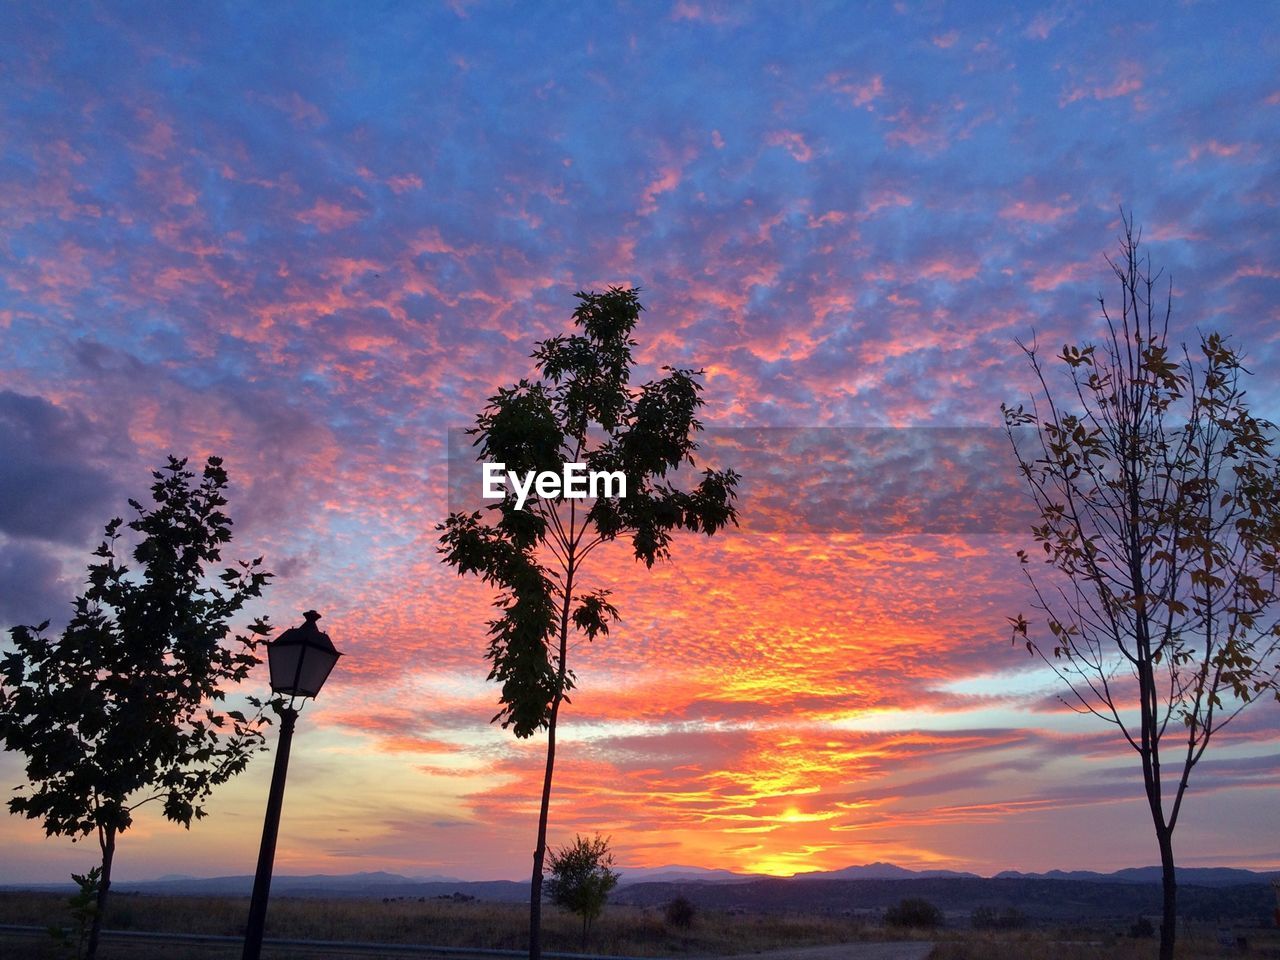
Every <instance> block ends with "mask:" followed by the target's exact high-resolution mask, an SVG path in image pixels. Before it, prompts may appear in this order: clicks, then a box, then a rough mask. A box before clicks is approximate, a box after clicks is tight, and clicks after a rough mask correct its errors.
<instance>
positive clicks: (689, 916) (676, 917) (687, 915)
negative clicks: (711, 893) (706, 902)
mask: <svg viewBox="0 0 1280 960" xmlns="http://www.w3.org/2000/svg"><path fill="white" fill-rule="evenodd" d="M697 913H698V910H697V908H696V907H695V906H694V905H693V902H692V901H691V900H689V898H688V897H676V898H675V899H674V900H672V901H671V902H670V903H668V904H667V905H666V907H665V908H663V911H662V915H663V917H665V918H666V921H667V923H668V924H669V925H671V926H673V927H679V928H681V929H682V930H687V929H689V928H690V927H691V926H693V918H694V917H695V916H697Z"/></svg>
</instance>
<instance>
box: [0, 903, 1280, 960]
mask: <svg viewBox="0 0 1280 960" xmlns="http://www.w3.org/2000/svg"><path fill="white" fill-rule="evenodd" d="M112 901H113V902H112V904H111V906H110V908H109V910H108V915H107V919H106V926H107V928H108V929H112V930H132V931H155V932H168V933H184V934H212V935H215V936H233V937H238V936H240V935H241V934H242V932H243V927H244V922H245V918H246V916H247V914H248V900H247V898H243V897H189V896H188V897H177V896H174V897H162V896H145V895H138V894H123V895H118V896H114V897H113V898H112ZM527 909H528V908H527V906H525V905H523V904H497V903H481V902H475V901H472V902H456V901H453V900H423V901H419V900H417V899H404V900H392V901H390V902H387V903H383V902H381V901H378V900H353V899H341V900H319V899H310V898H288V897H280V898H277V899H273V900H272V902H271V910H270V913H269V915H268V922H267V936H268V937H275V938H280V939H305V940H338V941H346V942H352V943H356V942H373V943H386V944H432V945H437V946H447V947H478V948H497V949H509V950H520V949H523V948H524V947H525V931H526V930H527V924H528V916H527ZM53 923H61V924H69V923H70V916H69V914H68V912H67V908H66V898H65V897H64V896H61V895H55V894H47V893H17V892H0V924H24V925H39V926H47V925H49V924H53ZM544 930H545V949H546V950H548V951H559V952H566V953H576V952H579V951H580V950H581V949H582V946H581V940H580V927H579V924H578V920H577V918H576V917H573V916H570V915H568V914H565V913H562V912H561V911H559V910H557V909H555V908H554V907H551V906H548V907H546V908H545V912H544ZM1245 932H1247V933H1248V935H1249V941H1250V942H1249V950H1248V952H1247V953H1246V954H1243V956H1248V957H1255V958H1275V960H1280V931H1260V930H1251V931H1245ZM885 940H900V941H933V942H934V943H935V944H936V946H934V947H933V949H932V952H931V953H930V954H929V958H930V960H1150V958H1153V957H1154V956H1155V955H1156V941H1155V940H1153V939H1138V940H1135V939H1131V938H1129V937H1125V936H1119V935H1117V934H1116V933H1114V932H1102V931H1098V930H1090V929H1080V930H1072V929H1048V928H1045V929H1024V930H1017V931H1002V932H979V931H971V930H967V929H961V928H956V927H943V928H941V929H938V930H931V931H925V930H892V929H886V928H884V927H882V926H880V925H878V924H872V923H864V922H861V921H858V920H853V919H835V918H828V917H818V916H801V915H786V916H781V915H773V916H769V915H761V916H742V915H730V914H727V913H720V912H715V911H701V912H699V913H698V915H697V916H696V918H695V920H694V922H693V924H692V926H691V927H689V928H688V929H682V928H678V927H674V926H672V925H671V924H670V923H668V922H667V921H666V920H665V918H664V917H663V913H662V911H661V910H652V909H642V908H637V907H626V906H610V907H607V908H606V910H605V913H604V916H602V917H601V918H600V920H599V921H598V922H597V923H596V926H595V929H594V930H593V931H592V935H591V940H590V942H589V944H588V946H587V950H588V952H590V953H600V954H612V955H623V956H638V957H681V956H699V957H717V956H719V957H724V956H735V955H737V956H740V955H744V954H758V953H768V952H770V951H781V950H788V951H792V950H797V948H814V947H821V946H828V945H835V944H849V945H850V946H849V949H848V953H847V955H848V957H849V958H851V960H854V958H857V957H859V956H860V955H861V952H862V951H864V950H866V949H867V947H865V946H863V945H865V944H866V943H867V941H885ZM855 945H857V946H855ZM903 946H904V947H905V946H906V944H904V945H903ZM915 949H916V950H920V951H924V950H927V949H928V948H927V946H924V945H921V946H917V947H916V948H915ZM797 952H798V953H803V952H804V951H803V949H799V950H798V951H797ZM814 952H815V954H820V955H821V956H822V957H825V958H830V960H839V958H840V957H843V956H844V952H843V951H838V950H822V951H814ZM100 955H101V960H161V958H169V957H175V956H180V957H183V958H189V960H234V958H238V957H239V955H240V949H239V946H238V945H229V944H195V943H183V944H181V945H177V946H175V945H173V944H155V943H139V942H132V943H121V942H106V943H104V945H103V948H102V950H101V952H100ZM1232 955H1235V956H1240V955H1242V954H1239V953H1236V952H1235V951H1227V950H1224V948H1222V947H1221V946H1219V945H1218V943H1217V940H1216V938H1215V936H1214V931H1213V930H1212V929H1199V930H1197V929H1193V930H1192V931H1191V932H1190V935H1189V936H1186V937H1184V938H1183V939H1182V941H1181V942H1180V944H1179V952H1178V956H1179V958H1180V960H1219V958H1222V957H1225V956H1232ZM0 956H3V957H5V958H6V960H7V958H9V957H13V958H14V960H17V958H28V957H29V958H32V960H64V958H66V957H67V956H69V954H68V953H66V952H65V951H64V950H62V949H60V948H58V947H57V946H56V945H55V944H54V943H53V942H52V941H51V939H50V938H49V937H48V936H47V935H42V934H29V935H25V936H21V937H15V936H3V937H0ZM377 956H379V954H378V953H376V952H368V951H358V950H354V949H352V950H346V949H338V950H334V949H327V950H323V951H320V950H312V949H304V948H297V947H270V948H268V949H266V950H264V958H269V960H319V958H321V957H324V958H327V960H333V958H335V957H351V958H353V960H354V958H357V957H359V958H365V960H369V958H371V957H377ZM388 956H390V955H388ZM401 956H404V955H403V954H401ZM424 956H425V954H424ZM761 960H765V958H761Z"/></svg>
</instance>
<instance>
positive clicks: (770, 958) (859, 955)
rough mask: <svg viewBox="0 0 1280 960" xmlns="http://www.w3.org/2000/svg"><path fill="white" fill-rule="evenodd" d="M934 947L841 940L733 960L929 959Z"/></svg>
mask: <svg viewBox="0 0 1280 960" xmlns="http://www.w3.org/2000/svg"><path fill="white" fill-rule="evenodd" d="M932 949H933V944H932V943H921V942H919V941H898V942H895V943H841V944H837V945H835V946H831V947H798V948H796V949H794V950H770V951H768V952H766V953H749V954H744V955H743V956H741V957H734V958H729V960H925V958H926V957H928V956H929V951H930V950H932Z"/></svg>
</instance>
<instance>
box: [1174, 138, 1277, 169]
mask: <svg viewBox="0 0 1280 960" xmlns="http://www.w3.org/2000/svg"><path fill="white" fill-rule="evenodd" d="M1257 155H1258V148H1257V146H1256V145H1255V144H1252V143H1223V142H1222V141H1220V140H1204V141H1202V142H1200V143H1193V144H1192V145H1191V147H1190V149H1188V150H1187V155H1186V157H1185V158H1184V159H1183V160H1181V161H1180V163H1179V165H1182V164H1188V163H1195V162H1196V161H1197V160H1199V159H1200V158H1201V157H1217V158H1218V159H1220V160H1228V159H1237V160H1252V159H1253V158H1254V157H1256V156H1257Z"/></svg>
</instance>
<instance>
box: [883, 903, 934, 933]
mask: <svg viewBox="0 0 1280 960" xmlns="http://www.w3.org/2000/svg"><path fill="white" fill-rule="evenodd" d="M884 922H885V923H887V924H888V925H889V926H891V927H926V928H928V927H938V926H941V925H942V911H941V910H939V909H938V908H937V907H935V906H934V905H933V904H932V903H930V902H929V901H928V900H921V899H919V898H918V897H911V898H909V899H907V900H903V901H902V902H901V903H899V904H898V905H897V906H894V907H890V908H889V909H888V910H886V911H885V912H884Z"/></svg>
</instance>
